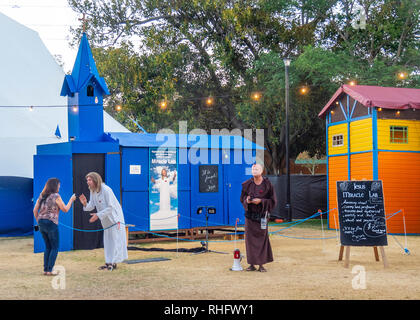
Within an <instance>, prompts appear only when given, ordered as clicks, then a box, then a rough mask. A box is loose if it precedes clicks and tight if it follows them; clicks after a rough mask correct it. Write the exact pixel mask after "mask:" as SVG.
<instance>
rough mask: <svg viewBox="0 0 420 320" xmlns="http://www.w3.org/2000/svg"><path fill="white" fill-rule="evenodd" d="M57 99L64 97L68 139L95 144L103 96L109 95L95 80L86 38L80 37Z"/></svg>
mask: <svg viewBox="0 0 420 320" xmlns="http://www.w3.org/2000/svg"><path fill="white" fill-rule="evenodd" d="M61 95H62V96H68V122H69V125H68V127H69V138H70V139H71V140H75V141H99V140H101V139H102V135H103V95H109V91H108V87H107V85H106V83H105V80H104V78H102V77H100V76H99V73H98V69H97V68H96V63H95V60H94V59H93V56H92V51H91V49H90V46H89V42H88V39H87V37H86V34H85V33H83V35H82V39H81V41H80V45H79V50H78V52H77V56H76V61H75V63H74V66H73V70H72V73H71V75H66V76H65V78H64V83H63V86H62V88H61Z"/></svg>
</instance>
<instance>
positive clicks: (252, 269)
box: [246, 266, 257, 271]
mask: <svg viewBox="0 0 420 320" xmlns="http://www.w3.org/2000/svg"><path fill="white" fill-rule="evenodd" d="M255 270H257V269H255V267H254V266H249V267H248V268H246V271H255Z"/></svg>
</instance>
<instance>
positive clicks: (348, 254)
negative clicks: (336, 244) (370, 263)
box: [338, 245, 389, 268]
mask: <svg viewBox="0 0 420 320" xmlns="http://www.w3.org/2000/svg"><path fill="white" fill-rule="evenodd" d="M344 248H346V257H345V260H344V268H348V267H349V265H350V248H351V246H343V245H341V246H340V253H339V255H338V261H342V260H343V254H344ZM379 249H380V250H381V256H382V261H383V263H384V268H388V266H389V265H388V259H387V258H386V254H385V249H384V247H383V246H380V247H379ZM373 253H374V255H375V260H376V261H379V253H378V247H376V246H374V247H373Z"/></svg>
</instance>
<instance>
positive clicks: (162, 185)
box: [149, 148, 178, 230]
mask: <svg viewBox="0 0 420 320" xmlns="http://www.w3.org/2000/svg"><path fill="white" fill-rule="evenodd" d="M149 161H150V165H149V168H150V182H149V183H150V187H149V209H150V210H149V212H150V230H168V229H177V228H178V183H177V178H178V177H177V173H178V162H177V150H176V149H175V148H165V149H163V148H150V155H149Z"/></svg>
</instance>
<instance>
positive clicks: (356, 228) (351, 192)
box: [337, 180, 388, 246]
mask: <svg viewBox="0 0 420 320" xmlns="http://www.w3.org/2000/svg"><path fill="white" fill-rule="evenodd" d="M337 204H338V216H339V221H340V239H341V245H343V246H386V245H387V244H388V242H387V231H386V220H385V209H384V196H383V189H382V181H379V180H375V181H368V180H362V181H337Z"/></svg>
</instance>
